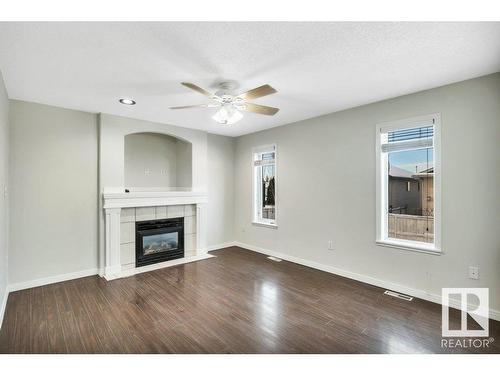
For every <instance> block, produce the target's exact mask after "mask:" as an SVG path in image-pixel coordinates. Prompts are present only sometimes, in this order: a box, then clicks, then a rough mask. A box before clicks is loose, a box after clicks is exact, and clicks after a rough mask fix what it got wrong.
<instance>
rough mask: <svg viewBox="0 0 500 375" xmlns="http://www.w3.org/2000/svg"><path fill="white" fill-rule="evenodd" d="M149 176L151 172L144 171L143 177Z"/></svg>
mask: <svg viewBox="0 0 500 375" xmlns="http://www.w3.org/2000/svg"><path fill="white" fill-rule="evenodd" d="M150 174H151V171H150V170H149V169H147V168H146V169H144V176H149V175H150Z"/></svg>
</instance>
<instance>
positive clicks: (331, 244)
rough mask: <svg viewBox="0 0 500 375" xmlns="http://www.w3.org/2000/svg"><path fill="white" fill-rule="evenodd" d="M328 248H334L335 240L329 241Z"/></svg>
mask: <svg viewBox="0 0 500 375" xmlns="http://www.w3.org/2000/svg"><path fill="white" fill-rule="evenodd" d="M328 250H333V241H332V240H330V241H328Z"/></svg>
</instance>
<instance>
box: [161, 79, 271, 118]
mask: <svg viewBox="0 0 500 375" xmlns="http://www.w3.org/2000/svg"><path fill="white" fill-rule="evenodd" d="M181 84H182V85H184V86H186V87H187V88H190V89H191V90H194V91H196V92H198V93H200V94H202V95H205V96H206V97H208V98H209V99H210V100H209V102H208V103H206V104H196V105H184V106H180V107H170V109H187V108H200V107H201V108H219V110H218V111H217V113H215V115H214V116H213V117H212V118H213V119H214V120H215V121H217V122H218V123H219V124H224V125H231V124H234V123H236V122H238V121H240V120H241V119H242V118H243V114H242V113H241V112H240V111H246V112H253V113H258V114H260V115H267V116H273V115H275V114H276V113H277V112H278V111H279V108H274V107H268V106H265V105H260V104H255V103H249V102H248V101H247V100H253V99H257V98H261V97H263V96H266V95H271V94H274V93H275V92H277V91H276V90H275V89H274V88H272V87H271V86H269V85H262V86H259V87H257V88H254V89H252V90H249V91H246V92H244V93H242V94H237V95H235V94H234V84H233V83H232V82H222V83H220V84H219V89H218V90H217V91H216V92H215V93H214V94H212V93H210V92H208V91H207V90H205V89H202V88H201V87H199V86H196V85H195V84H193V83H189V82H181Z"/></svg>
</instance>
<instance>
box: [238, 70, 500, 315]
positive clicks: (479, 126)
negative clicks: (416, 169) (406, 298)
mask: <svg viewBox="0 0 500 375" xmlns="http://www.w3.org/2000/svg"><path fill="white" fill-rule="evenodd" d="M499 103H500V74H498V73H497V74H494V75H490V76H485V77H481V78H477V79H473V80H469V81H464V82H460V83H457V84H453V85H449V86H444V87H440V88H436V89H432V90H428V91H423V92H420V93H416V94H412V95H407V96H403V97H398V98H395V99H391V100H387V101H383V102H379V103H375V104H371V105H366V106H362V107H358V108H354V109H350V110H346V111H342V112H338V113H334V114H330V115H326V116H322V117H318V118H314V119H310V120H306V121H301V122H298V123H295V124H291V125H286V126H283V127H277V128H273V129H270V130H266V131H263V132H259V133H255V134H250V135H246V136H243V137H240V138H238V139H237V142H236V156H235V190H234V191H235V236H236V240H237V241H240V242H242V243H246V244H250V245H253V246H257V247H261V248H265V249H270V250H273V251H276V252H280V253H284V254H287V255H289V256H294V257H298V258H302V259H305V260H309V261H315V262H318V263H321V264H324V265H328V266H333V267H337V268H339V269H342V270H345V271H349V272H353V273H357V274H361V275H365V276H369V277H372V278H375V279H378V280H383V281H389V282H393V283H397V284H400V285H403V286H406V287H409V288H413V289H418V290H422V291H425V292H428V293H433V294H436V295H440V294H441V288H442V287H453V286H454V287H466V286H470V287H489V288H490V308H493V309H497V310H499V309H500V288H499V287H500V272H498V270H499V269H500V231H499V230H498V228H499V226H500V222H499V215H498V212H500V199H498V192H499V191H500V169H499V168H498V166H499V165H500V148H499V141H500V105H499ZM437 112H440V113H441V121H442V142H441V145H442V247H443V251H444V254H443V255H440V256H437V255H428V254H423V253H417V252H410V251H405V250H399V249H393V248H388V247H381V246H377V245H376V244H375V232H376V229H375V226H376V224H375V126H376V124H377V123H380V122H384V121H391V120H398V119H405V118H409V117H414V116H418V115H425V114H431V113H437ZM270 143H276V144H277V150H278V155H277V168H278V169H277V176H278V177H277V199H278V229H270V228H264V227H258V226H253V225H252V224H251V222H250V220H251V217H252V215H251V210H252V162H251V149H252V147H254V146H259V145H266V144H270ZM328 240H333V244H334V248H335V250H334V251H329V250H327V242H328ZM469 265H477V266H479V267H480V279H479V280H470V279H468V276H467V271H468V266H469Z"/></svg>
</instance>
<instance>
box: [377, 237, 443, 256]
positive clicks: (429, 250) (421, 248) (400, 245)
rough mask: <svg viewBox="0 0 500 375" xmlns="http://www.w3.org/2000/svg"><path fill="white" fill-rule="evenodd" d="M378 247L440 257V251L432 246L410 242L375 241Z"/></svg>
mask: <svg viewBox="0 0 500 375" xmlns="http://www.w3.org/2000/svg"><path fill="white" fill-rule="evenodd" d="M375 242H376V244H377V245H378V246H385V247H392V248H395V249H401V250H407V251H416V252H418V253H425V254H432V255H441V254H443V252H442V251H441V249H437V248H436V247H434V245H419V244H415V243H414V242H411V241H404V240H402V241H397V240H377V241H375Z"/></svg>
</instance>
